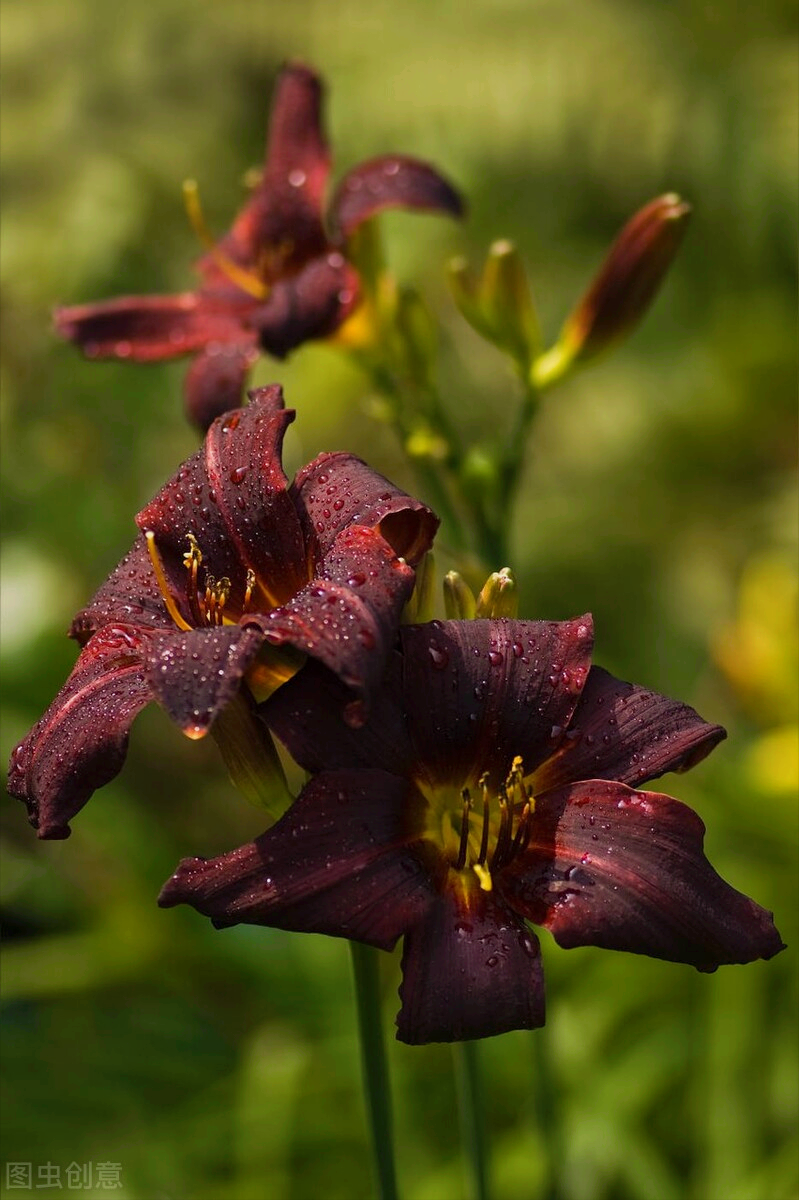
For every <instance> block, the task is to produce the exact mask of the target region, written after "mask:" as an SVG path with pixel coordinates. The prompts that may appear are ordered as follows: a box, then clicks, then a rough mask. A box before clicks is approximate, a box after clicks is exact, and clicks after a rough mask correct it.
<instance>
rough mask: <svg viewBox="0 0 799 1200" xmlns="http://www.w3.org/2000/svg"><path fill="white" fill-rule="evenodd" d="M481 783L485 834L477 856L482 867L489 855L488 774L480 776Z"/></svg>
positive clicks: (481, 839)
mask: <svg viewBox="0 0 799 1200" xmlns="http://www.w3.org/2000/svg"><path fill="white" fill-rule="evenodd" d="M479 783H480V786H481V788H482V789H483V834H482V837H481V838H480V853H479V854H478V856H477V863H478V865H479V866H481V867H482V866H483V865H484V864H485V860H486V855H487V854H488V835H489V833H490V830H489V826H488V811H489V797H488V774H487V773H486V774H484V775H481V776H480V780H479ZM476 869H477V868H476V867H475V870H476ZM481 886H482V883H481Z"/></svg>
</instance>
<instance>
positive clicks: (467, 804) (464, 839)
mask: <svg viewBox="0 0 799 1200" xmlns="http://www.w3.org/2000/svg"><path fill="white" fill-rule="evenodd" d="M461 796H462V797H463V814H462V816H461V843H460V846H459V847H458V858H457V861H456V863H455V870H456V871H462V870H463V868H464V867H465V866H466V854H467V852H468V849H469V810H470V809H471V807H472V798H471V796H470V795H469V789H468V788H464V789H463V791H462V792H461Z"/></svg>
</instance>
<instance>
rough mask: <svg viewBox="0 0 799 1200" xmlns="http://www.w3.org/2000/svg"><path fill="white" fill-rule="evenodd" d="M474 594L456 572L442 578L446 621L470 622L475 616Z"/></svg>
mask: <svg viewBox="0 0 799 1200" xmlns="http://www.w3.org/2000/svg"><path fill="white" fill-rule="evenodd" d="M476 611H477V601H476V600H475V598H474V592H473V591H472V589H471V588H470V587H469V585H468V583H467V582H466V580H465V579H464V578H463V576H462V575H461V574H460V572H458V571H447V573H446V575H445V576H444V612H445V613H446V615H447V620H448V621H471V620H472V618H473V617H474V616H475V615H476Z"/></svg>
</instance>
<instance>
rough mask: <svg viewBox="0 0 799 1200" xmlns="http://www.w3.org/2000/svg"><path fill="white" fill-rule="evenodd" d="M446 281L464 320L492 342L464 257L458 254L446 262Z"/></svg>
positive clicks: (473, 278) (475, 282) (477, 292)
mask: <svg viewBox="0 0 799 1200" xmlns="http://www.w3.org/2000/svg"><path fill="white" fill-rule="evenodd" d="M447 281H448V282H449V287H450V291H451V292H452V298H453V300H454V301H455V304H456V306H457V308H458V311H459V312H460V314H461V316H462V317H463V318H464V320H466V321H468V323H469V324H470V325H471V327H472V329H474V330H475V331H476V332H477V333H479V334H480V336H481V337H484V338H486V340H487V341H489V342H493V340H494V335H493V331H492V329H491V325H490V324H489V322H488V320H487V318H486V316H485V314H484V312H483V307H482V304H481V302H480V292H479V285H478V282H477V280H476V279H475V277H474V275H473V274H472V272H471V271H470V270H469V264H468V263H467V261H466V259H465V258H463V257H462V256H461V255H459V256H458V257H457V258H452V259H450V261H449V262H448V264H447Z"/></svg>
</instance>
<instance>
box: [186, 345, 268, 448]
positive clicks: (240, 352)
mask: <svg viewBox="0 0 799 1200" xmlns="http://www.w3.org/2000/svg"><path fill="white" fill-rule="evenodd" d="M257 358H258V349H257V347H256V345H255V336H254V335H253V337H252V340H251V342H249V343H248V342H246V341H243V342H240V343H238V344H234V343H232V342H231V343H224V342H209V344H208V345H207V346H206V347H205V349H204V350H201V351H200V353H199V354H198V355H197V356H196V358H195V359H194V361H193V362H192V364H191V366H190V367H189V369H188V371H187V373H186V378H185V380H184V381H183V397H184V407H185V409H186V416H187V417H188V418H189V420H190V421H191V422H192V424H194V425H197V426H199V428H200V429H201V430H202V431H203V433H205V431H206V430H207V429H208V427H209V425H210V424H211V423H212V421H214V420H215V419H216V418H217V417H221V416H222V414H223V413H226V412H229V411H230V409H233V408H241V406H242V404H243V403H244V400H245V397H244V388H245V385H246V382H247V376H248V375H249V373H250V370H251V369H252V367H253V364H254V363H255V361H256V359H257Z"/></svg>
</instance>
